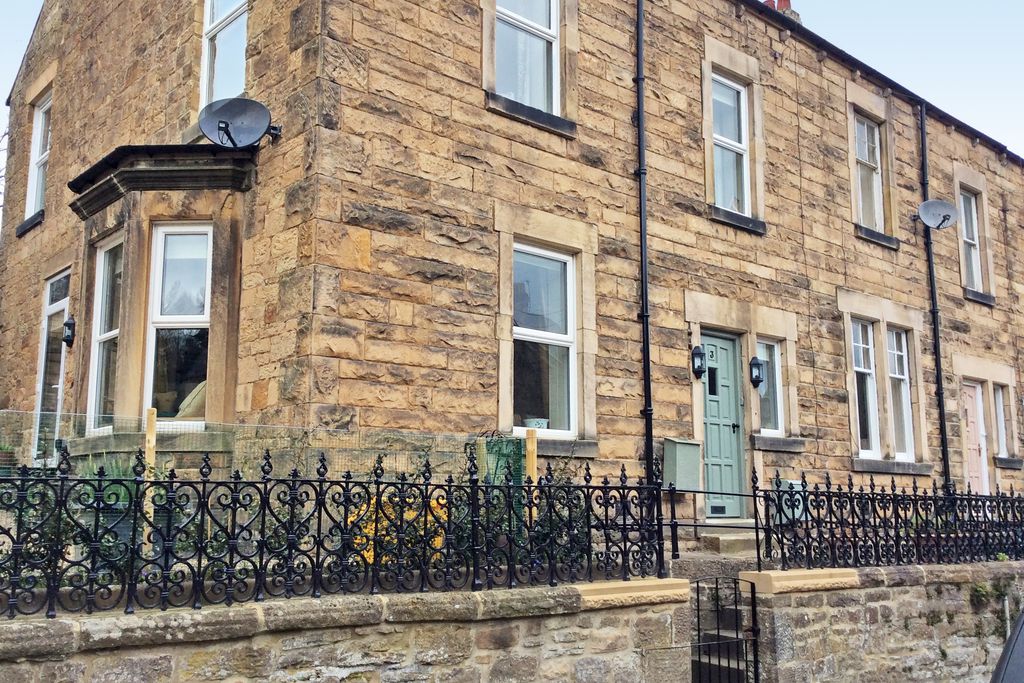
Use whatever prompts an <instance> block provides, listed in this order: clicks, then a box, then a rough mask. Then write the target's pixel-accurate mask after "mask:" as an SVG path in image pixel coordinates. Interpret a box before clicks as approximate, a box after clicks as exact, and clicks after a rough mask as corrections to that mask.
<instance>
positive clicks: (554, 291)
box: [513, 251, 569, 334]
mask: <svg viewBox="0 0 1024 683" xmlns="http://www.w3.org/2000/svg"><path fill="white" fill-rule="evenodd" d="M567 271H568V264H567V263H566V262H565V261H559V260H557V259H552V258H546V257H544V256H538V255H536V254H527V253H525V252H521V251H517V252H515V262H514V267H513V281H514V283H515V284H514V309H515V313H514V324H515V326H516V327H526V328H529V329H531V330H540V331H542V332H553V333H555V334H568V333H569V311H568V292H567V278H568V272H567Z"/></svg>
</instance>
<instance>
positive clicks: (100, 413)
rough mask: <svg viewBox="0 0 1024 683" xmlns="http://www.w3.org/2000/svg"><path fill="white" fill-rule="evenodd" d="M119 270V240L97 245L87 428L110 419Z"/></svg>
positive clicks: (121, 266) (121, 267)
mask: <svg viewBox="0 0 1024 683" xmlns="http://www.w3.org/2000/svg"><path fill="white" fill-rule="evenodd" d="M123 273H124V244H123V243H120V242H119V243H117V244H113V245H110V246H107V247H105V248H103V249H101V250H100V251H99V253H98V254H97V256H96V294H95V299H94V301H95V303H94V308H93V325H92V363H91V364H90V375H89V386H90V389H89V400H88V422H89V429H91V430H94V429H102V428H105V427H110V426H112V425H113V423H114V400H115V396H116V385H117V347H118V338H119V336H120V331H121V329H120V328H121V322H120V320H121V286H122V276H123Z"/></svg>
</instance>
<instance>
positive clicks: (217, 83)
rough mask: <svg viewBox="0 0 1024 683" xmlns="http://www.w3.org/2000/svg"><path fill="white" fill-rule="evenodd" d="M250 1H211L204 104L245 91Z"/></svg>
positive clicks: (205, 42) (206, 30)
mask: <svg viewBox="0 0 1024 683" xmlns="http://www.w3.org/2000/svg"><path fill="white" fill-rule="evenodd" d="M248 10H249V0H207V6H206V16H205V23H204V27H205V28H204V31H203V72H202V78H201V83H202V86H201V87H202V92H201V99H202V104H203V105H206V104H208V103H210V102H214V101H216V100H222V99H225V98H228V97H238V96H239V95H241V94H242V93H243V92H244V91H245V46H246V42H247V32H246V27H247V23H248V16H249V11H248Z"/></svg>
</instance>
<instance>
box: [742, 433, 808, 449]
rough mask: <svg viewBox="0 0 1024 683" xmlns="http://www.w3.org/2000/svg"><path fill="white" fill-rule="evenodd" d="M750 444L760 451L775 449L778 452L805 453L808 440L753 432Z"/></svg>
mask: <svg viewBox="0 0 1024 683" xmlns="http://www.w3.org/2000/svg"><path fill="white" fill-rule="evenodd" d="M750 445H751V446H752V447H753V448H754V450H758V451H774V452H776V453H803V452H804V448H805V446H806V442H805V441H804V440H803V439H798V438H796V437H792V436H770V435H766V434H751V435H750Z"/></svg>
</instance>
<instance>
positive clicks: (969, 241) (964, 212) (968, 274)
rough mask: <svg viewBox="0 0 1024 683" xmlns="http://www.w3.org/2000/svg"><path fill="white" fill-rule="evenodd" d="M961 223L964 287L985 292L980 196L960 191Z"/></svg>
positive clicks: (967, 191)
mask: <svg viewBox="0 0 1024 683" xmlns="http://www.w3.org/2000/svg"><path fill="white" fill-rule="evenodd" d="M960 215H961V216H962V220H961V221H960V223H961V225H962V226H963V228H962V229H961V232H960V237H961V240H962V242H963V264H964V265H963V267H964V285H965V286H966V287H967V289H973V290H974V291H977V292H980V291H983V290H984V281H983V277H982V270H981V241H980V239H979V238H978V195H976V194H974V193H973V192H970V191H969V190H966V189H963V188H961V189H960Z"/></svg>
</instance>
